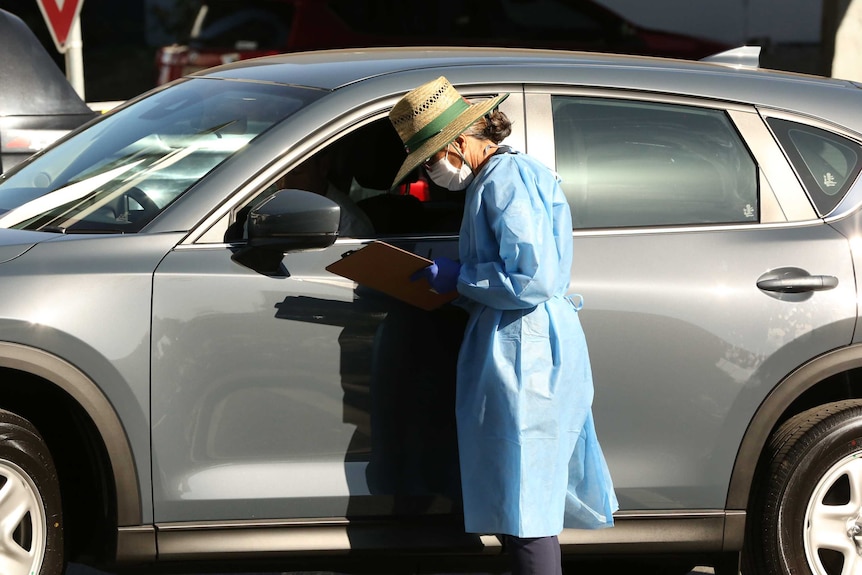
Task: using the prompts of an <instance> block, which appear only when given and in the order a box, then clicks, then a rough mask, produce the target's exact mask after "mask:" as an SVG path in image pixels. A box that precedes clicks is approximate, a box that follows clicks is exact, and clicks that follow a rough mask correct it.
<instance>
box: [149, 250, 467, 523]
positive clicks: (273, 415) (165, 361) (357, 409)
mask: <svg viewBox="0 0 862 575" xmlns="http://www.w3.org/2000/svg"><path fill="white" fill-rule="evenodd" d="M446 244H450V247H449V248H448V249H449V250H451V245H452V244H454V242H451V241H449V242H436V243H435V242H431V243H429V244H427V245H423V246H422V248H421V249H422V250H424V251H427V250H428V249H431V250H435V251H436V250H445V249H447V248H446ZM401 246H402V247H405V248H406V249H411V248H412V249H419V248H416V246H411V245H407V244H404V243H403V242H402V243H401ZM359 247H361V244H360V242H359V241H355V242H354V241H349V240H343V241H339V242H338V243H337V244H336V245H334V246H333V247H331V248H329V249H327V250H323V251H316V252H308V253H301V252H300V253H291V254H288V255H287V256H286V257H285V259H284V274H283V275H281V276H280V277H268V276H263V275H260V274H257V273H255V272H253V271H252V270H249V269H246V268H244V267H242V266H240V265H239V264H237V263H235V262H234V261H232V260H231V258H230V256H231V251H230V249H228V247H226V246H224V245H219V246H211V247H207V248H199V247H198V248H194V249H177V250H176V251H174V252H173V253H171V254H169V255H168V257H167V258H166V259H165V260H164V262H163V263H162V265H161V266H160V267H159V269H158V271H157V273H156V278H155V286H154V301H153V309H154V313H153V444H154V453H156V454H157V456H156V458H155V460H154V472H153V475H154V485H155V497H154V499H155V517H156V521H168V522H169V521H189V520H208V519H234V520H235V519H252V518H254V519H266V518H271V519H275V518H302V517H345V516H347V517H351V516H366V515H374V516H386V515H390V514H393V513H397V514H409V515H412V514H428V513H431V514H435V513H436V514H439V513H452V512H453V511H455V512H457V511H458V510H459V507H460V506H459V505H458V497H459V493H460V487H459V484H458V474H457V465H456V462H457V451H456V449H457V448H456V444H455V436H454V421H453V417H454V415H453V405H452V401H454V366H455V358H456V357H457V349H458V345H459V343H460V333H459V330H460V331H463V318H462V317H461V315H460V312H459V311H458V310H457V309H455V308H449V309H446V310H440V311H436V312H432V313H428V312H424V311H421V310H418V309H414V308H412V307H410V306H408V305H407V304H401V303H399V302H397V301H395V300H393V299H391V298H388V297H386V296H382V295H379V294H376V293H375V292H369V291H364V290H362V288H358V289H356V290H355V289H354V284H353V283H352V282H350V281H348V280H345V279H343V278H338V277H337V276H334V275H332V274H328V273H327V272H325V271H323V269H324V267H325V266H326V265H328V264H329V263H332V262H333V261H335V260H337V259H338V258H339V257H340V256H341V254H342V253H344V252H346V251H348V250H351V249H357V248H359ZM447 253H448V252H447ZM449 255H450V256H451V255H454V254H452V253H449Z"/></svg>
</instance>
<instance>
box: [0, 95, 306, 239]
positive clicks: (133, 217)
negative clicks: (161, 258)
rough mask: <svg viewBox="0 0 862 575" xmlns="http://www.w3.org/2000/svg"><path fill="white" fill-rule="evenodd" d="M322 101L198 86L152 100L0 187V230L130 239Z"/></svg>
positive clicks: (85, 133)
mask: <svg viewBox="0 0 862 575" xmlns="http://www.w3.org/2000/svg"><path fill="white" fill-rule="evenodd" d="M320 94H321V92H319V91H316V90H310V89H302V88H296V87H288V86H279V85H271V84H260V83H245V82H228V81H222V80H213V79H205V78H198V79H193V80H190V81H187V82H184V83H181V84H178V85H176V86H173V87H171V88H169V89H167V90H164V91H161V92H158V93H156V94H153V95H152V96H150V97H148V98H146V99H143V100H141V101H140V102H137V103H135V104H134V105H132V106H129V107H127V108H125V109H122V110H119V111H117V112H116V113H114V114H112V115H111V116H109V117H107V118H105V119H104V120H103V121H101V122H99V123H97V124H95V125H93V126H91V127H90V128H89V129H87V130H84V131H82V132H81V133H80V134H77V135H75V136H74V137H72V138H70V139H69V140H67V141H65V142H63V143H62V144H60V145H59V146H56V147H54V148H53V149H51V150H49V151H48V152H47V153H45V154H44V155H43V156H41V157H39V158H36V159H35V160H34V161H33V162H31V163H29V164H27V165H25V166H24V167H23V168H22V169H19V170H17V171H12V172H10V173H9V174H7V175H6V176H4V177H3V178H2V179H0V214H2V215H0V227H2V228H18V229H28V230H42V231H56V232H68V233H73V232H77V233H91V232H102V233H129V232H137V231H139V230H141V229H142V228H143V227H144V226H145V225H146V224H147V223H148V222H150V221H151V220H152V219H153V218H155V217H156V216H157V215H159V214H160V213H161V212H162V211H163V210H164V209H165V208H166V207H167V206H169V205H170V204H171V203H172V202H174V201H175V200H176V199H177V198H178V197H180V196H181V195H182V194H183V193H185V192H186V191H187V190H188V189H189V188H191V187H192V186H193V185H194V184H195V183H196V182H198V181H199V180H200V179H201V178H203V177H204V176H205V175H206V174H207V173H209V172H210V171H211V170H213V169H214V168H215V167H216V166H218V165H219V164H220V163H222V162H223V161H225V160H226V159H227V158H229V157H230V156H232V155H233V154H235V153H236V152H237V151H239V150H240V149H241V148H243V146H245V145H247V144H248V143H249V142H250V141H252V140H253V139H254V138H256V137H257V136H259V135H260V134H261V133H263V132H264V131H266V130H268V129H269V128H270V127H272V126H273V125H275V124H276V123H278V122H280V121H282V120H283V119H284V118H286V117H288V116H290V115H291V114H293V113H294V112H296V111H297V110H298V109H300V108H301V107H302V106H303V105H305V104H306V103H308V102H309V101H311V100H313V99H315V98H317V97H319V95H320ZM3 212H5V213H3Z"/></svg>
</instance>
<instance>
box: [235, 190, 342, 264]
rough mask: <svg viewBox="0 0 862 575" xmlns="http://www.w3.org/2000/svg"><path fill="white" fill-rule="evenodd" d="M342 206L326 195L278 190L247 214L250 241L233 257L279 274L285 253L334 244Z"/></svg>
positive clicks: (238, 260) (236, 260) (240, 262)
mask: <svg viewBox="0 0 862 575" xmlns="http://www.w3.org/2000/svg"><path fill="white" fill-rule="evenodd" d="M340 216H341V208H340V207H339V206H338V204H336V203H335V202H333V201H332V200H330V199H329V198H326V197H324V196H321V195H319V194H315V193H313V192H306V191H303V190H279V191H278V192H275V193H274V194H273V195H271V196H270V197H268V198H266V199H265V200H263V201H262V202H261V203H260V204H258V205H257V206H255V207H254V208H253V209H252V210H251V212H249V214H248V243H247V244H246V245H245V246H243V247H242V248H240V249H239V250H237V251H236V252H235V253H234V254H233V255H232V256H231V258H232V259H233V260H234V261H235V262H237V263H239V264H241V265H244V266H245V267H247V268H250V269H253V270H254V271H256V272H258V273H262V274H266V275H273V274H276V273H278V271H279V269H280V268H281V260H282V259H283V258H284V254H285V253H286V252H291V251H297V250H308V249H322V248H327V247H329V246H331V245H332V244H333V243H335V240H336V238H337V237H338V223H339V220H340Z"/></svg>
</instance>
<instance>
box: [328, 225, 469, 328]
mask: <svg viewBox="0 0 862 575" xmlns="http://www.w3.org/2000/svg"><path fill="white" fill-rule="evenodd" d="M432 263H433V262H432V261H431V260H429V259H426V258H423V257H422V256H418V255H416V254H414V253H411V252H408V251H406V250H402V249H401V248H397V247H395V246H393V245H391V244H387V243H386V242H380V241H375V242H371V243H370V244H368V245H366V246H365V247H363V248H360V249H358V250H356V251H354V252H351V253H348V254H347V255H345V256H344V257H342V258H341V259H340V260H338V261H337V262H335V263H332V264H330V265H329V266H327V267H326V269H327V271H330V272H332V273H334V274H337V275H340V276H342V277H346V278H347V279H351V280H353V281H355V282H356V283H358V284H360V285H363V286H366V287H370V288H373V289H376V290H378V291H381V292H383V293H385V294H388V295H391V296H392V297H394V298H397V299H399V300H401V301H404V302H407V303H409V304H412V305H415V306H416V307H418V308H421V309H424V310H428V311H430V310H433V309H436V308H438V307H440V306H442V305H443V304H445V303H447V302H450V301H452V300H453V299H455V298H456V297H458V292H457V291H453V292H451V293H448V294H438V293H437V292H434V291H431V287H430V286H429V285H428V282H427V281H426V280H424V279H420V280H418V281H410V276H411V275H413V274H414V273H416V272H417V271H419V270H421V269H422V268H424V267H426V266H428V265H430V264H432Z"/></svg>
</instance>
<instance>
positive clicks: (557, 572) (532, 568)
mask: <svg viewBox="0 0 862 575" xmlns="http://www.w3.org/2000/svg"><path fill="white" fill-rule="evenodd" d="M503 541H504V545H505V548H506V552H507V553H509V557H511V560H512V575H562V574H563V568H562V564H561V558H560V541H559V540H558V539H557V536H556V535H554V536H553V537H534V538H524V537H515V536H513V535H504V536H503Z"/></svg>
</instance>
